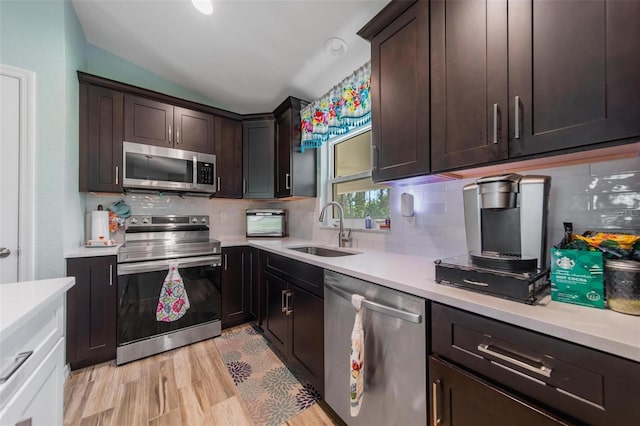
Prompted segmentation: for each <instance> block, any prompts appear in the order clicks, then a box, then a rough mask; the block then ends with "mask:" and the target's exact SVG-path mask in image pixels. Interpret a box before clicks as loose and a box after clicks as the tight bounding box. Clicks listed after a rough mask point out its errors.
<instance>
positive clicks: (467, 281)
mask: <svg viewBox="0 0 640 426" xmlns="http://www.w3.org/2000/svg"><path fill="white" fill-rule="evenodd" d="M462 281H464V282H465V283H467V284H472V285H477V286H480V287H489V284H487V283H483V282H480V281H473V280H468V279H466V278H465V279H463V280H462Z"/></svg>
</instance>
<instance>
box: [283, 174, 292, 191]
mask: <svg viewBox="0 0 640 426" xmlns="http://www.w3.org/2000/svg"><path fill="white" fill-rule="evenodd" d="M284 189H291V175H290V174H289V173H287V174H286V175H285V176H284Z"/></svg>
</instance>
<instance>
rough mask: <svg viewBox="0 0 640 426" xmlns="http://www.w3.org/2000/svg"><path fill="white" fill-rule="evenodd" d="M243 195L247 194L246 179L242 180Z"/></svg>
mask: <svg viewBox="0 0 640 426" xmlns="http://www.w3.org/2000/svg"><path fill="white" fill-rule="evenodd" d="M242 193H243V194H246V193H247V180H246V179H242Z"/></svg>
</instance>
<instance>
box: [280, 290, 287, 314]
mask: <svg viewBox="0 0 640 426" xmlns="http://www.w3.org/2000/svg"><path fill="white" fill-rule="evenodd" d="M286 297H287V290H282V304H281V306H282V312H287V306H286V305H285V303H286V302H285V299H286Z"/></svg>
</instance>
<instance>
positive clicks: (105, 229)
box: [91, 210, 109, 240]
mask: <svg viewBox="0 0 640 426" xmlns="http://www.w3.org/2000/svg"><path fill="white" fill-rule="evenodd" d="M91 239H92V240H108V239H109V212H108V211H102V210H96V211H92V212H91Z"/></svg>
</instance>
